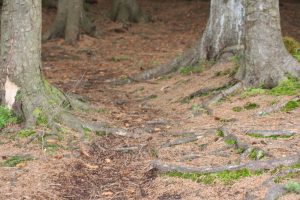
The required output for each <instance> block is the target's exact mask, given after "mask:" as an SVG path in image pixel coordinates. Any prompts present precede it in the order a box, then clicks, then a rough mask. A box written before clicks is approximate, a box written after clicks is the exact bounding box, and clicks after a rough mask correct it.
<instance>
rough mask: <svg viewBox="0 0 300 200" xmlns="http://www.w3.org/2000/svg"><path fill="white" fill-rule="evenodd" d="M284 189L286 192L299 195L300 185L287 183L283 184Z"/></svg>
mask: <svg viewBox="0 0 300 200" xmlns="http://www.w3.org/2000/svg"><path fill="white" fill-rule="evenodd" d="M284 189H285V190H286V191H287V192H294V193H298V194H300V184H299V183H297V182H294V181H289V182H288V183H287V184H285V186H284Z"/></svg>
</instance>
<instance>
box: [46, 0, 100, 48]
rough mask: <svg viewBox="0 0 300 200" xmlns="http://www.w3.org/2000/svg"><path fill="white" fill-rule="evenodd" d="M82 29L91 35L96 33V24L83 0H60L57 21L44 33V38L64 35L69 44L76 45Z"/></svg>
mask: <svg viewBox="0 0 300 200" xmlns="http://www.w3.org/2000/svg"><path fill="white" fill-rule="evenodd" d="M81 29H83V30H84V31H85V32H86V33H87V34H90V35H93V34H94V33H95V26H94V25H93V24H92V22H91V21H90V20H89V19H88V17H87V16H86V13H85V11H84V9H83V0H59V1H58V9H57V14H56V18H55V21H54V23H53V24H52V26H51V27H50V29H49V30H48V32H47V33H45V35H43V40H44V41H45V40H48V39H53V38H59V37H62V38H65V40H66V42H67V43H68V44H71V45H74V44H75V43H76V41H77V40H78V38H79V35H80V30H81Z"/></svg>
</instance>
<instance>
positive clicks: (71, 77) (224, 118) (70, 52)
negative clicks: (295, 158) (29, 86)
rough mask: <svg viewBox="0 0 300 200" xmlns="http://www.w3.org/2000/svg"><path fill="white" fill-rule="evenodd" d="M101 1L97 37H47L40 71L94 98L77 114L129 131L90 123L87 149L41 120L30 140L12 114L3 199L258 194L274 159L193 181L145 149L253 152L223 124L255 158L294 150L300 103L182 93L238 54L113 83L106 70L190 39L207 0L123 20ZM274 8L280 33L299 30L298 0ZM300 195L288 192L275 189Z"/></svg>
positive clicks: (188, 157)
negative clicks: (184, 70) (108, 131)
mask: <svg viewBox="0 0 300 200" xmlns="http://www.w3.org/2000/svg"><path fill="white" fill-rule="evenodd" d="M109 4H110V1H104V0H101V1H100V0H99V3H98V4H96V5H93V6H90V7H89V11H90V13H91V17H92V18H93V20H94V22H95V24H96V25H97V30H98V31H97V35H96V38H92V37H89V36H86V35H83V36H82V37H81V38H80V41H79V43H78V46H76V47H71V46H68V45H66V44H64V41H63V40H59V39H58V40H52V41H49V42H46V43H44V44H43V53H42V58H43V72H44V75H45V77H46V79H47V80H48V81H49V82H50V83H52V84H54V85H55V86H57V87H58V88H60V89H61V90H63V91H65V92H66V93H75V94H78V95H80V96H82V97H84V98H85V99H87V100H88V101H89V102H90V103H91V104H93V105H94V106H95V107H96V108H97V109H95V110H93V111H90V112H85V113H79V112H77V113H75V114H76V115H78V116H80V117H82V118H85V119H88V120H92V121H94V122H105V123H107V124H108V125H109V126H111V127H118V128H124V129H126V130H127V131H128V132H129V133H131V134H130V135H126V136H116V135H103V134H102V133H92V132H90V131H89V130H87V131H86V132H85V137H86V139H87V140H89V141H90V146H91V148H90V151H89V152H84V151H83V150H82V149H81V148H80V147H79V138H78V135H77V134H76V133H75V132H73V131H72V130H68V129H67V128H66V129H65V130H64V133H61V134H60V135H59V136H49V137H46V133H47V131H49V130H48V129H47V128H46V127H37V128H36V130H34V131H36V132H37V133H41V134H40V135H42V137H41V138H39V139H37V140H34V141H33V142H31V143H29V144H26V143H27V142H28V140H29V138H30V137H27V135H29V134H26V133H24V132H23V133H22V132H21V133H20V132H19V131H20V130H21V127H19V126H16V125H15V126H10V127H7V128H6V129H4V130H2V133H5V134H1V135H0V162H2V163H8V162H7V161H8V160H11V158H14V159H15V160H16V163H18V164H16V165H13V164H12V165H13V166H2V167H0V199H3V200H4V199H5V200H6V199H7V200H8V199H74V200H75V199H84V200H85V199H101V200H102V199H103V200H109V199H111V200H117V199H119V200H123V199H124V200H125V199H145V200H146V199H147V200H154V199H157V200H180V199H182V200H198V199H205V200H208V199H211V200H217V199H222V200H233V199H237V200H241V199H245V195H246V193H247V192H249V193H251V194H252V195H254V196H255V198H254V199H263V198H264V196H265V193H266V191H267V189H268V188H267V187H265V185H264V184H263V183H264V182H265V181H266V180H269V179H270V177H272V176H273V175H274V173H275V174H276V172H278V171H280V168H279V169H277V170H278V171H276V170H275V171H274V170H273V171H260V173H250V172H249V173H248V172H245V171H242V172H241V173H242V175H241V176H238V177H236V176H235V175H230V173H227V172H225V173H223V174H222V175H220V174H211V175H203V174H202V175H201V176H200V175H198V179H197V181H195V179H194V181H193V180H192V179H193V177H194V178H195V176H197V175H196V174H185V175H183V174H179V173H169V174H163V173H160V172H158V171H157V170H155V169H153V167H152V166H153V161H154V160H160V161H163V162H166V163H173V164H178V165H184V166H196V167H218V166H224V165H231V164H233V165H237V164H240V163H248V162H253V156H252V157H251V156H243V154H242V155H241V153H240V152H238V149H236V148H235V145H234V144H230V141H228V140H226V139H224V138H223V137H222V134H221V132H220V131H219V130H221V129H222V130H226V131H227V132H229V133H230V134H234V135H235V136H236V137H238V138H239V140H241V141H243V142H245V143H247V144H248V145H250V146H251V147H253V149H261V150H263V151H264V152H265V156H264V157H263V158H262V160H270V159H275V158H287V157H289V156H291V155H294V154H295V153H299V151H300V135H299V132H300V126H299V124H300V112H299V109H296V110H292V111H289V112H284V111H278V112H274V113H270V114H268V115H259V113H260V112H261V111H264V110H265V109H266V108H269V107H270V106H272V105H278V104H280V103H284V102H287V101H289V100H290V99H292V98H294V97H295V95H292V96H291V95H290V96H288V95H284V96H276V95H275V96H274V95H270V94H267V93H265V94H257V95H251V94H249V93H245V92H241V93H237V94H235V95H231V96H229V97H227V98H225V99H223V100H222V101H221V102H219V103H217V104H216V105H213V106H212V107H211V109H212V113H210V114H208V113H207V112H206V111H205V110H204V109H203V108H202V107H201V106H199V105H201V103H202V102H203V101H206V100H207V99H210V98H211V97H212V96H214V93H209V94H207V95H203V96H201V97H195V98H193V99H189V100H187V101H182V99H183V98H184V97H186V96H188V95H190V94H192V93H193V92H195V91H197V90H199V89H203V88H217V87H221V86H224V85H225V84H227V83H228V82H230V80H231V79H232V77H231V76H230V74H231V72H232V71H233V70H234V68H235V67H236V62H235V59H231V60H227V61H223V62H222V63H215V64H214V65H213V66H206V67H204V68H203V69H202V70H201V73H188V74H185V75H183V74H181V73H178V72H176V73H173V74H171V75H168V76H163V77H160V78H158V79H154V80H149V81H146V82H140V83H132V84H127V85H113V84H111V83H110V82H109V81H108V80H111V79H116V78H122V77H127V76H128V75H132V74H134V73H137V72H139V71H141V70H145V69H147V68H151V67H154V66H157V65H159V64H161V63H165V62H167V61H168V60H170V59H172V58H174V57H176V56H178V55H180V54H181V53H182V52H183V51H184V49H186V48H188V47H190V46H192V45H193V43H194V42H195V41H196V39H197V38H198V37H199V36H200V33H201V32H202V31H203V30H204V28H205V24H206V20H207V17H208V8H209V3H208V2H206V1H185V0H176V1H171V0H153V1H145V0H143V1H141V6H142V7H143V9H144V10H145V11H146V12H147V13H149V14H151V15H152V16H153V22H150V23H141V24H132V25H130V26H126V27H124V26H123V25H122V24H119V23H113V22H111V21H110V20H109V19H108V18H107V11H108V10H109V8H110V5H109ZM281 9H282V10H281V11H282V13H281V17H282V27H283V34H284V35H288V36H291V37H294V38H296V39H297V40H298V41H300V23H299V20H298V19H299V18H300V13H299V10H300V4H299V3H292V1H291V2H289V1H286V2H285V3H283V5H282V6H281ZM43 14H44V20H43V23H44V27H45V29H47V27H49V24H50V23H51V22H52V21H53V17H54V16H55V10H47V9H45V10H44V12H43ZM296 19H297V20H296ZM257 130H268V131H271V132H272V131H273V132H276V131H285V132H289V133H295V134H294V135H293V136H291V137H271V138H270V137H269V138H268V137H266V138H262V137H253V135H252V137H251V136H249V135H247V134H246V133H247V132H255V131H257ZM44 136H45V137H44ZM14 156H15V157H14ZM22 160H23V161H22ZM11 161H13V160H11ZM18 161H22V162H18ZM174 176H180V177H174ZM290 180H293V181H297V182H300V176H299V173H298V174H290V176H288V177H287V176H285V177H283V178H281V179H280V181H279V182H280V184H283V185H284V184H286V183H287V182H288V181H290ZM299 198H300V196H299V195H297V194H295V193H288V194H286V195H284V196H283V197H281V198H280V199H281V200H283V199H285V200H297V199H299Z"/></svg>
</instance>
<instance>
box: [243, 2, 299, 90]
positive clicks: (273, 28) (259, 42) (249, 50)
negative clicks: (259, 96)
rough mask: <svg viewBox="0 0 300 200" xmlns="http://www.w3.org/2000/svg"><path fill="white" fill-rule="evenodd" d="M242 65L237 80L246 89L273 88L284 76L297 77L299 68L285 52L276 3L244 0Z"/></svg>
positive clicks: (277, 4)
mask: <svg viewBox="0 0 300 200" xmlns="http://www.w3.org/2000/svg"><path fill="white" fill-rule="evenodd" d="M246 16H247V17H246V22H245V26H246V31H245V55H244V64H243V66H242V67H241V68H240V70H239V72H238V74H237V78H238V79H240V80H242V81H243V82H244V83H245V84H246V85H247V86H263V87H265V88H271V87H274V86H276V85H277V84H278V83H279V82H280V81H281V80H282V79H284V78H285V76H286V75H287V74H289V75H292V76H295V77H297V78H300V65H299V63H298V62H297V61H296V60H295V59H294V58H293V57H292V56H291V55H290V54H289V53H288V51H287V50H286V49H285V47H284V44H283V41H282V35H281V27H280V14H279V0H272V1H269V0H257V1H248V5H247V8H246Z"/></svg>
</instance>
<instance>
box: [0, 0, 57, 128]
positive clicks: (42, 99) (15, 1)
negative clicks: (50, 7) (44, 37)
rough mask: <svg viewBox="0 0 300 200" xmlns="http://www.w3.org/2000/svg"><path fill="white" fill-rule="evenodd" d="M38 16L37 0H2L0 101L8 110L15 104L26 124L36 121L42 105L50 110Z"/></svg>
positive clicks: (39, 8) (39, 4)
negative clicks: (43, 69)
mask: <svg viewBox="0 0 300 200" xmlns="http://www.w3.org/2000/svg"><path fill="white" fill-rule="evenodd" d="M41 19H42V17H41V1H39V0H23V1H19V0H4V2H3V7H2V17H1V26H2V28H1V36H2V37H1V74H0V77H1V87H0V88H1V94H2V95H1V96H2V104H4V105H6V106H8V107H9V108H11V109H15V106H16V105H18V104H19V107H20V106H21V108H22V112H23V113H22V114H24V117H25V119H26V121H27V123H28V124H32V123H34V122H35V121H36V118H37V117H38V116H37V115H38V112H40V110H42V107H43V110H44V109H46V108H47V109H49V110H50V109H51V106H50V104H49V103H48V99H47V96H48V95H49V94H47V92H46V91H47V90H46V89H45V85H44V81H43V80H42V75H41V70H40V67H41ZM48 107H49V108H48ZM38 109H39V110H38ZM34 113H36V115H35V114H34Z"/></svg>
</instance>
